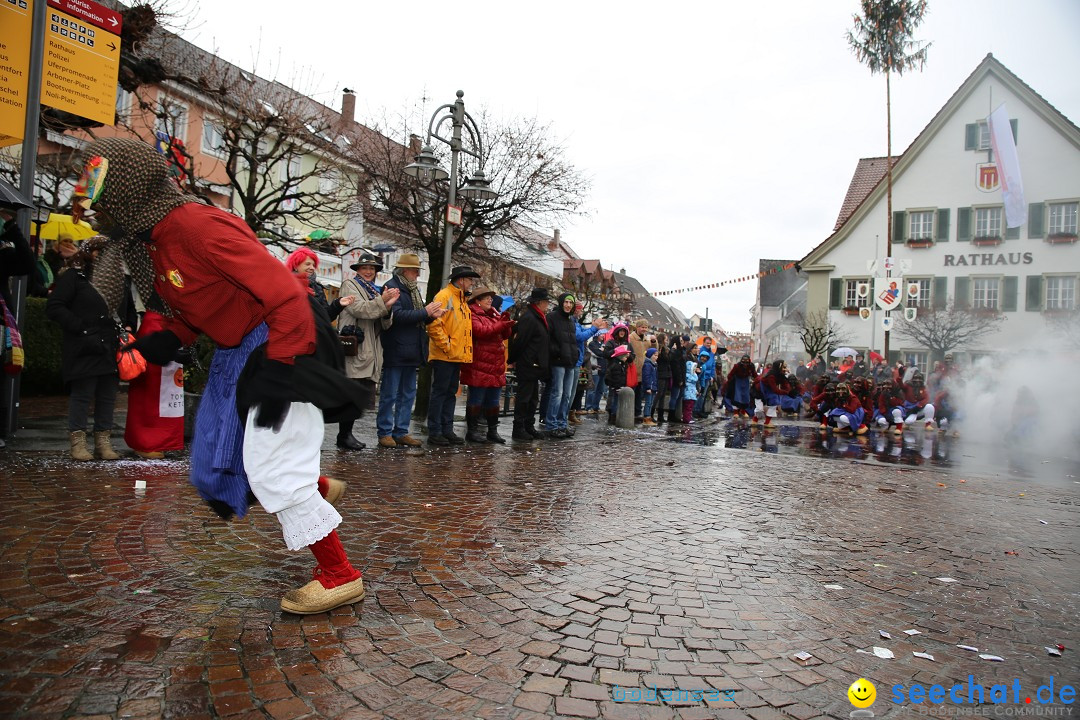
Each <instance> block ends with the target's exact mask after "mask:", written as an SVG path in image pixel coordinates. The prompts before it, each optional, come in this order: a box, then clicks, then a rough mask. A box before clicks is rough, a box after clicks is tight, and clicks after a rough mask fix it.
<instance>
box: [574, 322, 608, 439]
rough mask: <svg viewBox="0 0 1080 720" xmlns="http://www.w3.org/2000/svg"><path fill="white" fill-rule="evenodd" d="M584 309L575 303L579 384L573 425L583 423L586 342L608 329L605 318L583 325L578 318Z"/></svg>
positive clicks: (575, 398) (575, 395)
mask: <svg viewBox="0 0 1080 720" xmlns="http://www.w3.org/2000/svg"><path fill="white" fill-rule="evenodd" d="M584 309H585V306H584V305H582V304H581V303H576V304H575V305H574V323H575V329H574V336H575V338H576V339H577V346H578V360H577V371H578V386H577V392H576V393H574V400H573V402H572V403H571V405H570V407H571V410H570V424H571V425H580V424H581V419H580V418H579V417H578V412H580V411H581V401H582V398H583V396H584V395H585V383H584V382H582V381H581V368H582V366H583V365H584V364H585V343H587V342H588V341H589V340H591V339H592V338H593V337H594V336H595V335H596V334H597V333H598V332H600V331H601V330H606V329H607V321H606V320H604V319H603V318H596V319H595V320H593V321H592V324H590V325H582V324H581V323H580V322H578V318H580V317H581V313H582V311H583V310H584Z"/></svg>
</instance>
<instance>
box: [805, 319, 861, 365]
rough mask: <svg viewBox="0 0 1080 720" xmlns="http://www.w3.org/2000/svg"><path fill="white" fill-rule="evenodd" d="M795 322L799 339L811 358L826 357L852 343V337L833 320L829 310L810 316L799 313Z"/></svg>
mask: <svg viewBox="0 0 1080 720" xmlns="http://www.w3.org/2000/svg"><path fill="white" fill-rule="evenodd" d="M795 321H796V323H797V327H798V329H799V339H800V340H802V344H803V348H804V349H805V350H806V353H807V355H809V356H810V357H812V358H813V357H817V356H819V355H825V354H826V353H827V352H828V351H829V350H830V349H831V348H835V347H837V346H840V345H845V344H847V343H848V342H850V335H848V333H847V332H846V331H845V330H844V329H843V328H842V327H841V326H840V325H838V324H837V323H836V321H835V320H833V317H832V315H831V314H829V311H828V310H816V311H814V312H812V313H809V314H803V313H797V314H796V316H795Z"/></svg>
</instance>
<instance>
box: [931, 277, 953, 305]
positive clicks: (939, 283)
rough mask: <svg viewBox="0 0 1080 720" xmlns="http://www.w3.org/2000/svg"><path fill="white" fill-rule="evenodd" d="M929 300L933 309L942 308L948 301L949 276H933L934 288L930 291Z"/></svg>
mask: <svg viewBox="0 0 1080 720" xmlns="http://www.w3.org/2000/svg"><path fill="white" fill-rule="evenodd" d="M930 300H931V301H932V302H933V304H934V309H935V310H944V309H945V305H946V304H947V303H948V301H949V278H947V277H944V276H942V277H935V278H934V289H933V290H932V291H931V295H930Z"/></svg>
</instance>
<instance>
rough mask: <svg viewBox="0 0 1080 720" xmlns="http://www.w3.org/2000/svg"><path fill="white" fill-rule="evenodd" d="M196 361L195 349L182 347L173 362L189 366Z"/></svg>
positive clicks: (174, 356)
mask: <svg viewBox="0 0 1080 720" xmlns="http://www.w3.org/2000/svg"><path fill="white" fill-rule="evenodd" d="M194 360H195V349H194V348H193V347H191V346H188V347H182V348H180V349H179V350H177V351H176V354H175V355H173V362H177V363H180V364H181V365H188V364H189V363H191V362H193V361H194Z"/></svg>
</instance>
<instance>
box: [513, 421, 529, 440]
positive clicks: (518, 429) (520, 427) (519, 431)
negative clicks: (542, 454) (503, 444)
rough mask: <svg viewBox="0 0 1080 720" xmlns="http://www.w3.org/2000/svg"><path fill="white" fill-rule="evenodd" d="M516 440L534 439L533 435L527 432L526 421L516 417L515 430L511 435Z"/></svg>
mask: <svg viewBox="0 0 1080 720" xmlns="http://www.w3.org/2000/svg"><path fill="white" fill-rule="evenodd" d="M510 437H512V438H513V439H515V440H532V439H533V436H532V435H530V434H529V433H527V432H525V423H524V422H523V421H521V420H518V419H517V418H515V419H514V432H513V433H512V434H511V435H510Z"/></svg>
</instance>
